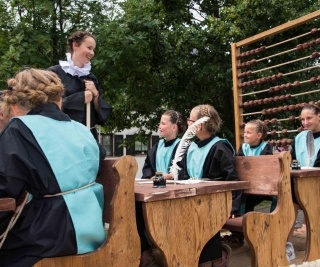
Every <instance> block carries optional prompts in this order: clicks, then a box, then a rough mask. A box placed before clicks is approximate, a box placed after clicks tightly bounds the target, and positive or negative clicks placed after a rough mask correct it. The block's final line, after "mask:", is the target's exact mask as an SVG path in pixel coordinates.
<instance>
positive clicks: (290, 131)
mask: <svg viewBox="0 0 320 267" xmlns="http://www.w3.org/2000/svg"><path fill="white" fill-rule="evenodd" d="M297 131H298V130H288V131H287V133H294V132H297ZM275 133H277V134H279V133H282V131H276V132H275ZM268 134H271V131H270V132H268Z"/></svg>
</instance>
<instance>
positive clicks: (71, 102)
mask: <svg viewBox="0 0 320 267" xmlns="http://www.w3.org/2000/svg"><path fill="white" fill-rule="evenodd" d="M49 70H51V71H53V72H55V73H56V74H57V75H58V76H59V77H60V79H61V81H62V83H63V85H64V88H65V94H64V97H63V102H62V111H63V112H64V113H66V114H68V115H69V117H70V118H71V119H72V120H75V121H78V122H80V123H82V124H84V125H86V104H85V102H84V91H85V85H84V80H90V81H93V82H94V84H95V86H96V89H97V90H98V91H99V110H98V112H97V111H96V109H95V107H94V105H93V104H92V105H91V112H90V115H91V117H90V120H91V121H90V123H91V128H92V127H94V126H95V125H96V124H98V125H103V124H105V123H106V121H107V120H108V118H109V116H110V114H111V112H112V107H111V106H110V104H109V103H108V102H106V101H105V100H103V98H102V94H103V92H102V88H101V86H100V84H99V82H98V79H97V78H96V77H95V76H94V75H93V74H92V73H90V74H89V75H87V76H81V77H79V76H72V75H70V74H69V73H66V72H65V71H64V70H63V69H62V68H61V66H60V65H55V66H52V67H50V68H49ZM91 103H93V101H92V102H91ZM91 132H92V134H93V136H94V137H95V138H96V139H98V134H97V130H96V129H95V128H92V129H91Z"/></svg>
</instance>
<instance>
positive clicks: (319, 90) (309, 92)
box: [291, 89, 320, 96]
mask: <svg viewBox="0 0 320 267" xmlns="http://www.w3.org/2000/svg"><path fill="white" fill-rule="evenodd" d="M316 92H320V89H317V90H313V91H308V92H303V93H299V94H295V95H291V96H299V95H307V94H312V93H316Z"/></svg>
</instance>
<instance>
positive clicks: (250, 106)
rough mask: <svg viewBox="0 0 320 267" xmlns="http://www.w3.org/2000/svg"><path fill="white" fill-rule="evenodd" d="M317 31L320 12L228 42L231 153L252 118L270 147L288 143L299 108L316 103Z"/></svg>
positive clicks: (319, 79)
mask: <svg viewBox="0 0 320 267" xmlns="http://www.w3.org/2000/svg"><path fill="white" fill-rule="evenodd" d="M319 27H320V10H318V11H315V12H313V13H310V14H308V15H305V16H303V17H300V18H298V19H296V20H292V21H289V22H287V23H284V24H282V25H280V26H277V27H275V28H272V29H270V30H267V31H265V32H262V33H259V34H257V35H254V36H252V37H249V38H247V39H244V40H242V41H240V42H236V43H232V44H231V57H232V75H233V97H234V115H235V142H236V148H237V149H238V148H239V147H240V145H241V144H242V142H243V128H244V125H245V123H246V122H248V121H249V120H252V119H260V120H262V121H263V122H264V124H265V125H267V127H268V129H269V131H268V142H269V143H270V144H271V145H273V146H278V147H287V146H288V145H291V144H292V141H293V138H294V136H295V135H297V134H298V133H299V132H300V131H302V130H303V128H302V127H301V123H300V120H299V115H300V111H301V108H302V107H303V106H304V105H305V104H307V103H313V104H316V105H320V94H319V92H320V28H319Z"/></svg>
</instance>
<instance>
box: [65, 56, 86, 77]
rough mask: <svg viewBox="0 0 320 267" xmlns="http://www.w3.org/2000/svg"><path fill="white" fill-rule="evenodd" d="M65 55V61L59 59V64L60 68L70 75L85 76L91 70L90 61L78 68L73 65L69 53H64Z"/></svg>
mask: <svg viewBox="0 0 320 267" xmlns="http://www.w3.org/2000/svg"><path fill="white" fill-rule="evenodd" d="M66 55H67V61H62V60H59V65H60V66H61V68H62V69H63V70H64V71H65V72H66V73H69V74H71V75H72V76H87V75H89V73H90V70H91V63H90V62H89V63H87V64H85V65H84V66H83V67H82V68H79V67H77V66H75V65H74V63H73V61H72V59H71V54H70V53H66Z"/></svg>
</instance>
